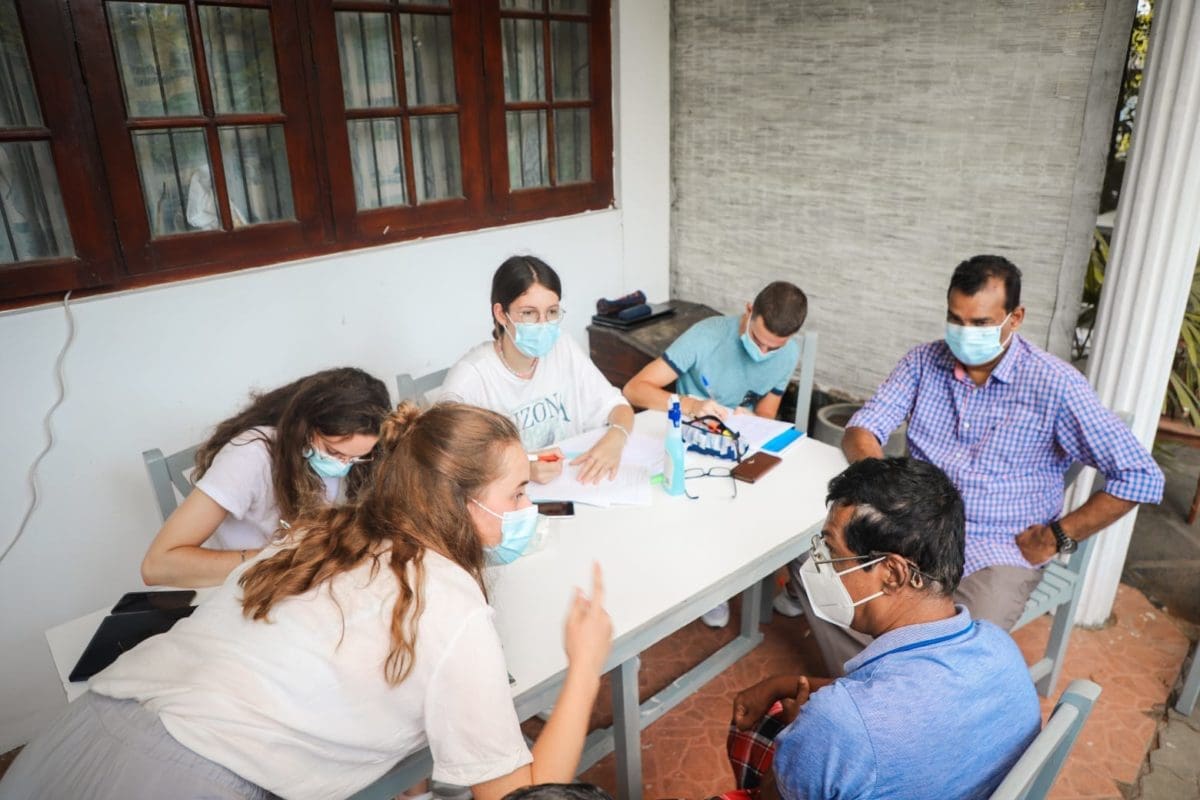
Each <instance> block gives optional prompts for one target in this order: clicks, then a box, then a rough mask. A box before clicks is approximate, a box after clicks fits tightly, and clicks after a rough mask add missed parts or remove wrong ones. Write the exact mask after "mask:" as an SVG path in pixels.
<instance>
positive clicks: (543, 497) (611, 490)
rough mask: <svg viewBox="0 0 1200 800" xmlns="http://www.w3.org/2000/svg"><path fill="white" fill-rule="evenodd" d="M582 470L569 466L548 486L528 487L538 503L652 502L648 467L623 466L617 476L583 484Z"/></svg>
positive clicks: (634, 504)
mask: <svg viewBox="0 0 1200 800" xmlns="http://www.w3.org/2000/svg"><path fill="white" fill-rule="evenodd" d="M578 474H579V467H572V466H571V465H570V464H567V465H565V466H564V467H563V471H562V474H560V475H559V476H558V477H557V478H555V479H554V480H552V481H550V482H549V483H531V484H529V486H528V487H527V488H526V490H525V491H526V492H528V493H529V499H530V500H532V501H534V502H535V503H540V502H543V501H547V500H572V501H574V502H576V503H583V504H585V505H590V506H600V507H601V508H607V507H608V506H613V505H625V506H648V505H650V503H651V501H652V496H651V493H650V489H651V487H650V473H649V471H647V469H646V468H645V467H642V466H637V465H634V464H624V463H623V464H621V466H620V467H619V468H618V469H617V477H615V478H613V479H612V480H611V481H610V480H606V479H601V480H600V482H599V483H595V484H587V483H580V482H579V478H578V477H577V476H578Z"/></svg>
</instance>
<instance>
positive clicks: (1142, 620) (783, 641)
mask: <svg viewBox="0 0 1200 800" xmlns="http://www.w3.org/2000/svg"><path fill="white" fill-rule="evenodd" d="M734 619H737V614H736V611H735V613H734ZM1049 622H1050V620H1049V618H1045V619H1043V620H1039V621H1038V622H1036V623H1034V624H1032V625H1029V626H1027V627H1026V628H1024V629H1022V630H1020V631H1018V632H1017V634H1016V636H1015V637H1014V638H1015V639H1016V640H1017V643H1018V644H1019V645H1020V646H1021V649H1022V651H1023V652H1024V653H1025V657H1026V659H1027V660H1029V661H1032V660H1033V659H1034V656H1035V654H1040V653H1041V651H1042V649H1043V648H1044V647H1045V643H1046V638H1047V637H1048V636H1049V627H1050V626H1049ZM764 630H765V632H766V640H765V641H764V642H763V643H762V644H761V645H760V646H759V647H758V648H757V649H756V650H755V651H754V652H753V653H751V654H750V655H749V656H747V657H745V658H743V659H742V660H741V661H740V662H739V663H737V664H735V665H734V666H733V667H731V668H730V669H728V670H726V671H725V672H724V673H723V674H722V675H720V676H718V677H717V678H716V679H714V680H713V681H712V682H711V683H709V684H708V685H707V686H706V687H704V689H703V690H701V691H700V692H699V693H697V694H696V695H694V696H692V697H691V698H689V699H688V700H686V701H685V702H683V703H681V704H680V705H679V706H677V707H676V708H675V709H674V710H672V711H671V712H670V713H669V714H667V715H666V716H665V717H664V718H663V719H661V720H659V721H658V722H656V723H655V724H653V725H652V726H650V727H649V728H648V729H646V730H645V731H643V734H642V746H643V750H642V761H643V779H644V784H645V796H646V797H648V798H668V797H678V798H704V797H709V796H711V795H714V794H717V793H719V792H721V791H723V790H725V789H729V788H732V786H731V782H732V777H731V775H730V772H729V766H728V763H727V761H726V759H725V733H726V726H727V725H728V720H729V713H730V708H731V705H732V701H733V697H734V695H735V694H736V693H737V692H738V690H740V689H742V688H744V687H746V686H749V685H751V684H753V683H755V682H756V681H758V680H761V679H762V678H764V677H766V676H768V675H772V674H777V673H796V672H801V673H803V672H808V673H809V674H820V673H819V672H818V671H817V668H818V665H819V664H820V660H819V658H818V655H817V650H816V647H815V644H814V643H813V640H812V638H811V637H810V636H809V635H808V626H807V624H806V623H805V622H804V621H803V620H802V619H800V620H787V619H783V618H781V617H779V616H778V615H776V617H775V621H774V622H773V623H772V624H771V625H769V626H767V627H766V628H765V629H764ZM732 635H733V629H732V626H730V628H729V629H727V630H724V631H712V630H710V629H708V628H706V627H704V626H703V625H702V624H700V623H699V622H695V623H693V624H691V625H689V626H688V627H687V628H684V629H683V630H682V631H679V632H678V633H677V634H675V635H674V636H672V637H671V638H670V639H668V640H667V641H665V642H663V643H661V644H660V645H659V646H658V647H657V648H655V649H654V650H652V651H650V652H649V653H647V654H646V656H645V657H644V658H643V663H642V673H641V676H642V681H641V683H642V690H643V697H645V696H647V694H648V693H652V692H653V691H654V690H657V689H658V688H660V687H661V686H663V685H665V684H666V683H667V682H669V681H670V680H671V679H672V678H674V677H675V676H676V675H678V674H680V673H681V672H682V671H684V670H685V669H687V668H688V667H690V666H691V665H693V664H695V663H697V662H699V661H700V660H701V659H703V658H704V656H706V655H707V654H708V653H710V652H712V651H713V650H715V649H716V648H717V647H718V646H719V645H720V644H721V643H722V642H723V641H725V640H727V639H728V638H729V637H730V636H732ZM1187 650H1188V640H1187V638H1186V637H1185V636H1184V635H1183V633H1181V631H1180V629H1179V627H1178V626H1177V625H1176V623H1175V622H1174V621H1173V620H1172V619H1171V618H1169V617H1167V616H1165V615H1164V614H1162V613H1161V612H1159V611H1157V610H1156V609H1155V608H1154V607H1153V606H1152V605H1150V603H1149V602H1148V601H1147V600H1146V598H1145V597H1144V596H1143V595H1142V594H1141V593H1140V592H1138V591H1137V590H1135V589H1131V588H1129V587H1127V586H1122V587H1121V588H1120V591H1119V593H1118V595H1117V602H1116V605H1115V607H1114V610H1113V620H1112V624H1111V625H1110V626H1108V627H1106V628H1104V629H1102V630H1098V631H1089V630H1082V629H1076V630H1075V631H1074V633H1073V634H1072V637H1071V646H1070V652H1069V653H1068V655H1067V663H1066V666H1065V668H1064V673H1063V678H1062V680H1061V681H1060V683H1059V686H1058V691H1061V690H1062V689H1063V687H1065V686H1066V685H1067V682H1069V681H1070V680H1071V679H1072V678H1088V679H1090V680H1094V681H1096V682H1097V683H1099V684H1100V685H1101V686H1102V687H1103V693H1102V694H1101V696H1100V700H1099V702H1098V703H1097V705H1096V707H1095V709H1094V710H1093V712H1092V716H1091V717H1090V718H1089V720H1088V723H1087V725H1086V726H1085V727H1084V730H1083V732H1082V734H1081V735H1080V738H1079V740H1078V741H1077V742H1076V745H1075V749H1074V751H1073V752H1072V754H1071V757H1070V759H1069V760H1068V762H1067V764H1066V766H1065V767H1064V769H1063V772H1062V774H1061V775H1060V776H1059V779H1058V782H1057V784H1056V785H1055V788H1054V791H1053V792H1052V794H1051V797H1053V798H1061V800H1068V799H1071V800H1073V799H1074V798H1121V797H1122V796H1123V789H1125V793H1126V794H1127V793H1128V787H1130V786H1131V785H1132V784H1134V783H1135V781H1136V779H1137V775H1138V771H1139V769H1140V768H1141V765H1142V762H1143V760H1144V758H1145V756H1146V753H1147V750H1148V749H1149V747H1150V745H1151V743H1152V741H1153V739H1154V735H1155V731H1156V729H1157V724H1158V721H1159V720H1161V719H1162V717H1163V705H1164V703H1165V701H1166V698H1167V695H1168V694H1169V693H1170V691H1171V686H1172V685H1173V683H1174V681H1175V678H1176V676H1177V675H1178V674H1179V668H1180V665H1181V663H1182V662H1183V659H1184V657H1185V656H1186V654H1187ZM602 694H603V693H602ZM1051 706H1052V701H1051V700H1043V702H1042V708H1043V714H1044V715H1046V714H1049V711H1050V708H1051ZM609 720H611V712H610V710H609V706H608V702H607V698H606V697H605V698H604V702H603V703H602V708H599V709H597V714H596V721H597V722H604V723H607V722H608V721H609ZM536 727H537V726H536V725H531V726H530V728H531V731H532V729H533V728H536ZM1197 756H1198V757H1200V754H1197ZM582 777H583V780H587V781H590V782H593V783H596V784H598V785H600V786H602V787H604V788H605V789H607V790H609V791H610V792H612V791H614V790H615V779H614V764H613V758H612V756H609V757H607V758H605V759H603V760H602V761H601V762H600V763H598V764H597V765H596V766H595V767H593V768H592V769H590V770H588V771H587V772H586V773H585V774H584V775H583V776H582Z"/></svg>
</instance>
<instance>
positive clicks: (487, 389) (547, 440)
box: [436, 335, 629, 450]
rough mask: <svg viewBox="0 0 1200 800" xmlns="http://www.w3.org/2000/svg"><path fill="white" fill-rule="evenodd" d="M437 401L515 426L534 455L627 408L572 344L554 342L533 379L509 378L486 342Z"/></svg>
mask: <svg viewBox="0 0 1200 800" xmlns="http://www.w3.org/2000/svg"><path fill="white" fill-rule="evenodd" d="M436 399H437V400H457V401H459V402H462V403H470V404H471V405H474V406H480V407H482V408H488V409H491V410H492V411H496V412H499V413H501V414H504V415H506V416H508V417H509V418H510V419H512V421H513V422H514V423H516V426H517V430H518V431H519V432H520V434H521V444H522V445H524V447H525V449H526V450H539V449H541V448H543V447H549V446H550V445H552V444H554V443H555V442H557V441H560V440H562V439H566V438H568V437H570V436H575V435H576V434H579V433H583V432H585V431H589V430H593V429H595V428H599V427H600V426H602V425H604V423H605V422H607V421H608V415H609V414H610V413H612V410H613V409H614V408H616V407H617V406H621V405H629V403H628V402H626V400H625V398H624V397H623V396H622V395H621V391H620V390H619V389H617V388H616V387H615V386H613V385H612V384H611V383H609V382H608V380H607V379H606V378H605V377H604V375H602V374H601V373H600V370H598V369H596V365H595V364H593V363H592V360H591V359H590V358H588V356H587V353H585V352H584V351H583V348H581V347H580V346H579V345H578V344H576V343H575V340H574V339H572V338H571V337H570V336H566V335H563V336H559V337H558V341H557V342H555V344H554V347H553V349H551V350H550V352H549V353H547V354H546V355H545V356H543V357H542V358H541V359H540V360H539V361H538V365H537V370H536V371H535V372H534V373H533V377H532V378H530V379H529V380H524V379H522V378H518V377H517V376H516V375H513V374H512V372H510V371H509V370H508V368H507V367H505V366H504V363H503V362H502V361H501V360H500V356H498V355H497V354H496V349H495V346H494V345H493V344H492V342H491V341H487V342H484V343H483V344H481V345H478V346H476V347H473V348H471V349H470V350H469V351H467V354H466V355H465V356H463V357H462V358H461V359H459V361H458V363H457V364H455V365H454V366H453V367H451V368H450V371H449V372H448V373H447V374H446V380H445V382H444V383H442V387H441V390H440V393H438V394H437V396H436Z"/></svg>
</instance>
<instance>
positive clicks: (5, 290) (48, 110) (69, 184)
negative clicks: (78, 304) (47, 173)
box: [0, 0, 117, 300]
mask: <svg viewBox="0 0 1200 800" xmlns="http://www.w3.org/2000/svg"><path fill="white" fill-rule="evenodd" d="M16 8H17V15H18V18H19V19H20V22H21V34H22V39H23V40H24V42H25V49H26V51H27V52H28V53H29V67H30V70H31V72H32V74H33V84H34V88H35V90H36V91H37V99H38V104H39V107H40V108H41V112H42V122H43V125H44V127H42V128H22V129H16V128H10V129H7V130H2V131H0V142H14V141H37V140H41V141H49V143H50V152H51V155H52V156H53V159H54V168H55V171H56V172H57V175H58V186H59V191H60V192H61V193H62V201H63V206H64V208H65V209H66V212H67V223H68V227H69V229H70V231H71V239H72V241H73V242H74V245H75V255H74V256H73V257H69V258H47V259H37V260H30V261H16V262H13V263H10V264H4V265H0V300H3V299H5V298H18V297H24V296H30V295H46V294H51V293H54V294H57V293H59V292H65V291H67V290H79V289H88V288H92V287H96V286H103V285H105V284H109V283H111V282H112V281H113V280H114V279H115V277H116V275H117V242H116V237H115V236H114V235H113V230H112V225H111V222H110V220H111V219H112V211H111V209H110V207H109V206H108V201H107V194H106V192H105V179H104V170H103V168H102V166H101V161H100V153H99V151H98V150H97V148H96V144H95V142H96V136H95V132H94V129H93V127H92V120H91V116H90V114H89V113H88V109H87V107H86V104H84V103H81V102H78V101H77V98H82V97H84V94H85V89H84V84H83V77H82V75H81V74H80V71H79V64H78V62H76V61H75V59H74V58H64V59H61V60H56V59H53V58H39V57H38V53H39V52H50V53H54V52H57V53H72V54H73V53H74V46H73V42H72V39H71V34H70V30H71V25H70V21H69V18H68V17H67V14H66V9H65V7H64V6H63V5H60V4H57V3H55V4H50V3H46V2H45V1H44V0H16ZM68 132H69V133H68Z"/></svg>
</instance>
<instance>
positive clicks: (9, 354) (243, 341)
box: [0, 0, 670, 753]
mask: <svg viewBox="0 0 1200 800" xmlns="http://www.w3.org/2000/svg"><path fill="white" fill-rule="evenodd" d="M615 6H616V8H615V9H614V26H613V31H614V53H619V54H620V57H619V59H617V58H614V103H615V104H616V105H617V108H616V112H617V114H616V119H619V120H621V122H620V125H619V127H615V128H614V137H615V147H616V161H615V163H616V170H617V176H616V186H617V205H618V208H617V209H613V210H608V211H600V212H594V213H590V214H583V215H579V216H575V217H568V218H562V219H557V220H549V221H544V222H538V223H529V224H524V225H516V226H510V227H507V228H498V229H492V230H488V231H482V232H477V233H471V234H459V235H454V236H446V237H439V238H435V239H429V240H424V241H419V242H411V243H406V244H401V245H392V246H386V247H380V248H376V249H373V250H369V251H358V252H355V253H350V254H341V255H337V256H329V257H323V258H317V259H311V260H307V261H304V262H294V263H291V264H286V265H278V266H273V267H267V268H264V269H259V270H254V271H250V272H242V273H238V274H235V275H230V276H222V277H218V278H210V279H205V280H199V281H191V282H187V283H176V284H171V285H167V286H162V287H157V288H152V289H145V290H139V291H133V292H127V293H122V294H114V295H108V296H104V297H96V298H89V299H86V300H82V301H80V302H78V303H76V304H75V305H74V306H73V313H74V315H75V321H76V327H77V331H76V340H75V343H74V345H73V346H72V348H71V350H70V352H69V354H68V356H67V360H66V371H67V383H68V389H67V399H66V402H65V403H64V404H63V406H62V407H61V408H60V409H59V411H58V414H57V416H56V417H55V422H54V427H55V431H56V434H57V436H58V438H59V442H58V444H57V445H56V447H55V448H54V450H52V451H51V453H50V454H49V455H48V456H47V457H46V459H45V460H44V461H43V462H42V469H41V485H42V488H43V499H42V505H41V507H40V508H39V509H38V511H37V512H36V513H35V515H34V517H33V519H32V520H31V522H30V524H29V527H28V529H27V530H26V532H25V535H24V537H23V538H22V539H21V541H20V542H19V543H18V544H17V545H16V547H15V548H14V549H13V550H12V552H11V553H10V554H9V556H8V557H7V558H6V559H5V560H4V561H3V562H0V653H3V654H4V656H3V669H2V670H0V753H2V752H5V751H7V750H9V749H11V748H13V747H15V746H17V745H19V744H22V743H23V742H25V741H27V740H28V739H29V738H30V737H32V736H33V735H35V734H36V733H37V731H38V730H40V729H41V728H42V727H44V726H45V725H46V724H47V723H48V722H49V720H50V719H51V718H52V717H53V715H54V714H56V713H57V712H58V710H59V709H60V708H61V707H62V706H63V704H64V702H65V698H64V696H63V693H62V689H61V686H60V684H59V682H58V679H57V676H56V674H55V671H54V668H53V664H52V662H51V660H50V653H49V649H48V648H47V646H46V642H45V639H44V637H43V635H42V633H43V631H44V630H45V629H46V628H48V627H52V626H54V625H57V624H60V623H62V622H65V621H67V620H69V619H72V618H74V617H76V616H79V615H80V614H83V613H85V612H89V611H92V610H94V609H96V608H100V607H103V606H105V605H107V604H111V603H112V602H114V601H115V600H116V599H117V598H118V597H119V596H120V595H121V594H122V593H123V592H125V591H128V590H130V589H134V588H137V587H138V586H140V585H141V580H140V577H139V574H138V565H139V563H140V561H141V557H142V554H143V552H144V551H145V548H146V545H147V544H149V542H150V539H151V538H152V537H153V536H154V533H155V532H156V530H157V529H158V526H159V524H160V522H159V519H158V512H157V510H156V506H155V503H154V498H153V495H152V492H151V490H150V485H149V482H148V479H147V477H146V472H145V469H144V467H143V465H142V459H141V452H142V451H143V450H146V449H148V448H151V447H159V448H162V449H163V450H164V451H165V452H171V451H174V450H177V449H179V448H182V447H184V446H187V445H189V444H193V443H195V442H196V441H198V440H200V438H201V437H202V436H203V435H204V432H205V430H206V429H207V428H209V427H210V426H211V425H212V424H214V423H215V422H217V421H219V420H220V419H222V418H223V417H225V416H227V415H229V414H230V413H232V412H233V411H234V410H235V409H236V408H237V407H238V406H239V405H240V404H241V403H243V402H244V400H245V398H246V393H247V392H248V390H249V389H251V388H252V387H257V388H269V387H272V386H275V385H278V384H280V383H283V382H285V381H288V380H291V379H293V378H294V377H297V376H300V375H304V374H307V373H309V372H313V371H315V370H318V369H322V368H325V367H331V366H337V365H342V364H353V365H358V366H361V367H363V368H365V369H367V370H368V371H370V372H372V373H374V374H375V375H377V376H379V377H380V378H381V379H383V380H385V382H387V383H388V384H389V386H390V387H391V386H394V377H395V374H396V373H397V372H413V373H418V374H419V373H423V372H426V371H428V370H431V369H436V368H438V367H442V366H446V365H448V364H450V363H451V362H452V361H453V360H454V359H456V358H457V357H458V356H459V355H461V354H462V353H463V352H464V351H465V350H466V349H467V348H468V347H470V346H472V345H473V344H475V343H477V342H478V341H481V340H482V339H484V338H485V337H486V336H487V334H488V330H489V322H488V319H489V315H488V289H489V283H490V277H491V273H492V271H493V270H494V269H495V267H496V266H497V265H498V264H499V263H500V261H501V260H503V259H504V258H505V257H506V256H508V255H511V254H512V253H518V252H530V253H535V254H537V255H539V256H541V257H543V258H545V259H546V260H547V261H548V262H549V263H550V264H552V265H553V266H554V267H555V268H556V269H557V270H558V271H559V273H560V274H561V275H562V277H563V283H564V298H563V304H564V307H566V308H567V309H569V311H570V313H569V314H568V316H567V320H566V327H567V328H568V330H569V333H570V335H573V336H575V337H576V338H577V339H578V340H579V341H580V342H585V333H584V328H585V327H586V325H587V322H588V319H589V317H590V316H591V313H592V311H591V309H592V307H593V303H594V301H595V299H596V298H597V297H600V296H608V297H612V296H615V295H617V294H621V293H624V292H627V291H631V290H632V289H635V288H639V287H640V288H645V289H646V290H647V292H648V293H649V294H650V295H651V297H653V298H655V299H663V298H665V297H666V296H667V287H668V283H667V281H668V253H667V248H668V241H669V230H668V224H669V209H668V207H667V198H668V187H667V163H666V153H667V151H668V148H669V117H668V104H667V102H666V98H667V96H668V81H669V58H670V54H669V44H668V31H669V25H668V19H669V11H668V4H667V2H666V0H653V2H646V1H644V0H637V1H636V2H635V1H634V0H621V1H620V2H617V3H616V4H615ZM635 209H636V212H635V211H634V210H635ZM64 334H65V321H64V317H63V312H62V309H61V307H58V306H47V307H39V308H34V309H28V310H21V311H14V312H8V313H3V314H0V441H2V442H3V443H4V458H3V459H2V460H0V545H2V544H6V543H7V542H8V541H9V539H10V538H11V537H12V536H13V534H14V533H15V532H16V527H17V524H18V523H19V521H20V518H21V516H22V514H23V513H24V510H25V507H26V504H27V503H28V500H29V497H30V494H29V489H28V486H27V483H26V471H27V469H28V467H29V464H30V463H31V462H32V460H33V459H34V457H35V456H36V454H37V453H38V451H40V450H41V448H42V446H43V437H42V432H41V419H42V416H43V415H44V413H45V411H46V409H47V408H48V407H49V406H50V405H51V403H52V402H53V400H54V397H55V388H54V379H53V365H54V359H55V356H56V354H57V353H58V349H59V347H60V346H61V344H62V341H63V337H64Z"/></svg>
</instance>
